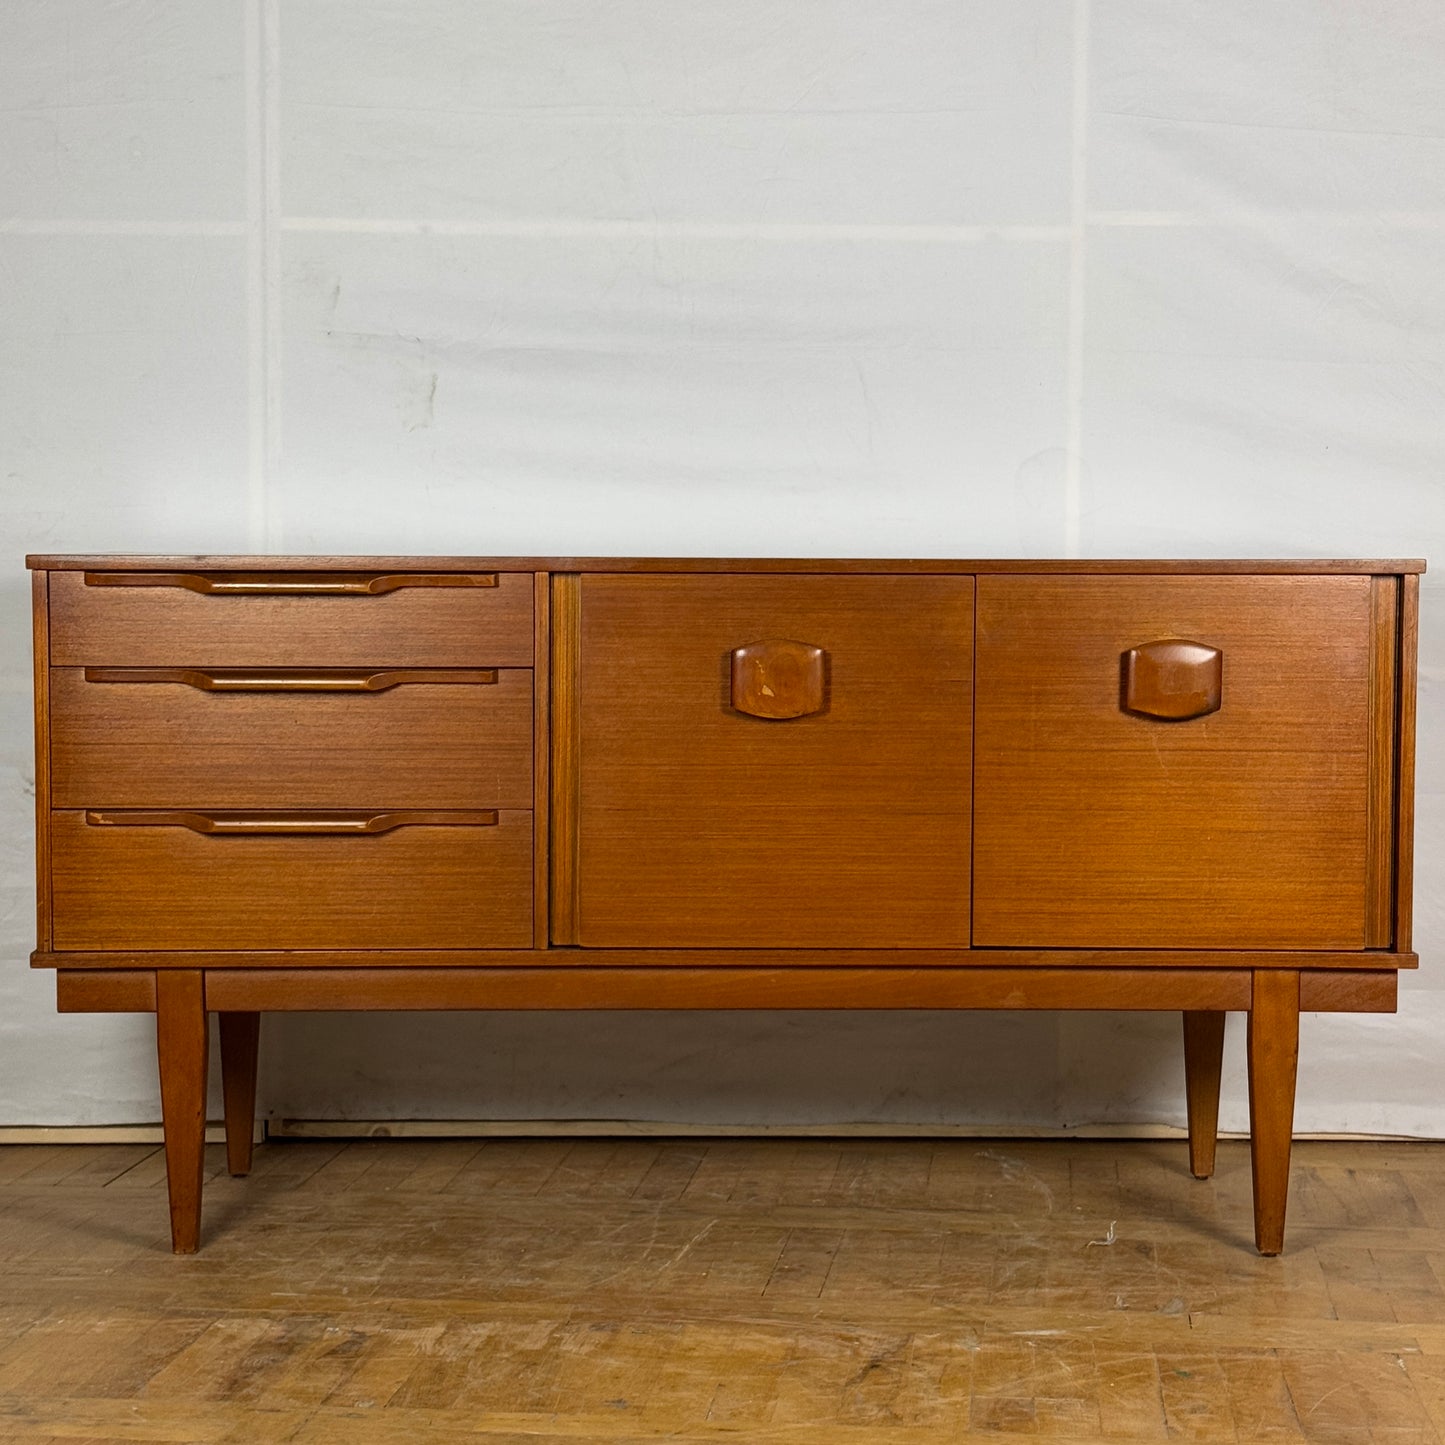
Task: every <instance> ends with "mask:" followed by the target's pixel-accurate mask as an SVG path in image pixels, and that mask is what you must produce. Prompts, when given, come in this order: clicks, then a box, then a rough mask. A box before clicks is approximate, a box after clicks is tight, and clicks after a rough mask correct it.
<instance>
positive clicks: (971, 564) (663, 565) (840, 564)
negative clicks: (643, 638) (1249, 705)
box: [25, 552, 1425, 577]
mask: <svg viewBox="0 0 1445 1445" xmlns="http://www.w3.org/2000/svg"><path fill="white" fill-rule="evenodd" d="M25 565H26V566H27V567H32V568H52V569H54V570H56V571H60V572H74V571H93V570H95V569H96V568H113V569H115V570H116V571H121V572H155V571H181V572H185V571H195V570H196V569H197V568H209V569H218V570H222V571H240V572H338V571H339V572H682V573H690V572H791V573H810V572H815V573H829V574H841V575H847V576H866V575H868V574H869V573H877V572H882V573H888V574H898V573H903V574H909V573H912V574H920V573H930V572H931V573H939V574H943V575H971V574H974V573H977V574H979V575H980V576H991V575H994V574H998V573H1018V574H1029V575H1034V576H1046V575H1050V574H1058V573H1067V574H1069V575H1070V576H1073V575H1079V576H1114V575H1119V574H1138V573H1143V574H1150V575H1155V576H1189V575H1198V574H1201V573H1207V574H1209V575H1211V576H1231V575H1249V576H1255V575H1271V574H1272V575H1279V576H1290V577H1294V576H1340V575H1347V574H1349V575H1353V574H1356V573H1362V574H1366V575H1368V574H1371V573H1374V574H1377V575H1383V574H1389V573H1401V572H1415V573H1418V572H1423V571H1424V570H1425V563H1424V562H1423V561H1422V560H1421V559H1420V558H1418V557H1404V558H1381V557H1357V558H1347V557H1329V558H1314V557H1311V558H1303V557H1260V558H1240V557H1235V558H1228V557H1218V558H1215V557H1209V558H1185V557H1179V558H1150V557H1122V558H1077V557H1071V558H1062V557H1053V558H1049V557H1039V558H1027V559H1025V558H1013V557H972V558H965V557H934V558H917V557H831V558H830V557H558V556H553V557H415V556H405V557H365V556H354V555H342V554H337V555H333V556H327V555H325V554H310V555H285V556H282V555H269V556H268V555H265V554H258V553H249V552H240V553H206V554H196V555H190V556H186V555H178V556H166V555H156V556H141V555H134V556H130V555H126V554H125V553H91V554H86V553H34V554H32V555H31V556H28V557H26V559H25Z"/></svg>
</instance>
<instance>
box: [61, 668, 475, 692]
mask: <svg viewBox="0 0 1445 1445" xmlns="http://www.w3.org/2000/svg"><path fill="white" fill-rule="evenodd" d="M85 680H86V681H87V682H178V683H183V684H184V685H185V686H186V687H194V688H197V689H199V690H200V691H201V692H385V691H386V690H387V689H388V688H393V687H402V686H404V685H405V684H407V683H428V684H436V683H442V684H449V685H453V684H454V685H461V684H468V685H472V686H479V685H482V684H486V683H495V682H496V680H497V670H496V668H494V667H472V668H466V667H389V668H369V667H332V668H304V667H218V668H200V667H87V668H86V669H85Z"/></svg>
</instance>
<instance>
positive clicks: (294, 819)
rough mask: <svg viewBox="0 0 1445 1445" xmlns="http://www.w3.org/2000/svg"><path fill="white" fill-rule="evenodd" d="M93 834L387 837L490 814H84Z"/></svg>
mask: <svg viewBox="0 0 1445 1445" xmlns="http://www.w3.org/2000/svg"><path fill="white" fill-rule="evenodd" d="M85 821H86V822H87V823H88V824H89V825H90V826H91V827H92V828H189V829H190V830H191V832H193V833H211V834H218V835H222V834H224V835H236V836H240V835H249V836H251V837H263V836H273V835H276V834H281V833H309V834H347V833H389V832H391V830H392V829H393V828H491V827H495V826H496V823H497V811H496V809H495V808H485V809H480V810H478V809H471V810H467V811H452V810H440V811H439V810H435V809H433V810H431V811H416V810H413V811H409V812H393V813H370V812H355V813H353V812H346V813H334V812H333V813H231V812H224V813H193V812H189V811H186V810H184V809H154V808H153V809H145V808H128V809H125V810H123V811H120V810H118V811H114V812H109V811H107V812H101V811H92V812H87V813H86V815H85Z"/></svg>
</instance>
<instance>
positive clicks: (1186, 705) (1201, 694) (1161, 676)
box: [1124, 638, 1224, 722]
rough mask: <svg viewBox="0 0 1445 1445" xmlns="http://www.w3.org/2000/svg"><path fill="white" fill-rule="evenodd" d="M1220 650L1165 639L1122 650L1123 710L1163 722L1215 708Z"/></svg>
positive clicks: (1220, 681) (1221, 684) (1220, 696)
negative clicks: (1126, 650)
mask: <svg viewBox="0 0 1445 1445" xmlns="http://www.w3.org/2000/svg"><path fill="white" fill-rule="evenodd" d="M1223 696H1224V654H1223V653H1222V652H1220V650H1219V649H1218V648H1217V647H1210V646H1208V645H1207V644H1206V643H1203V642H1188V641H1186V640H1185V639H1183V638H1171V639H1168V640H1166V641H1161V642H1146V643H1145V644H1144V645H1143V646H1142V647H1132V648H1130V649H1129V651H1128V652H1126V653H1125V654H1124V710H1125V711H1126V712H1132V713H1137V714H1138V715H1139V716H1141V717H1152V718H1160V719H1162V720H1163V721H1166V722H1185V721H1187V720H1188V719H1190V718H1196V717H1207V716H1208V715H1209V714H1210V713H1212V712H1218V711H1219V707H1220V703H1221V702H1222V701H1223Z"/></svg>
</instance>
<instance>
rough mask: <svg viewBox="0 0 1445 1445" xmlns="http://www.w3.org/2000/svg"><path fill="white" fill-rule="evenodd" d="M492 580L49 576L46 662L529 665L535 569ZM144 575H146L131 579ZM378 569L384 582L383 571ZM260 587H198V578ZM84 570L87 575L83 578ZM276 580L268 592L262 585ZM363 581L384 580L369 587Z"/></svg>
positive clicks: (276, 575)
mask: <svg viewBox="0 0 1445 1445" xmlns="http://www.w3.org/2000/svg"><path fill="white" fill-rule="evenodd" d="M485 575H486V576H487V577H490V578H491V579H493V580H494V581H495V583H496V585H495V586H491V585H486V586H476V585H454V584H455V583H456V581H457V578H456V577H448V578H446V579H445V585H442V584H438V583H437V582H436V579H435V578H431V579H429V580H428V574H412V576H411V577H410V578H409V579H408V581H409V582H410V581H416V580H418V579H420V580H421V582H422V583H424V585H395V586H393V585H392V582H393V580H394V579H390V578H388V577H386V576H382V575H380V574H360V575H358V574H337V578H336V585H338V586H350V587H353V588H356V589H358V590H355V591H352V592H350V593H342V594H340V595H326V594H320V595H313V594H307V593H297V592H294V591H288V590H284V589H286V588H287V587H302V586H307V585H317V579H320V581H321V582H322V583H324V582H325V581H326V580H327V579H328V574H325V573H319V574H315V575H314V577H312V578H310V579H307V578H301V579H300V580H298V579H297V576H296V574H285V573H272V574H265V573H260V574H236V573H192V574H187V573H154V574H153V573H140V574H134V573H114V572H101V573H86V572H52V573H51V574H50V660H51V662H52V663H53V664H55V665H56V666H93V665H110V666H119V667H146V666H160V667H165V666H172V667H530V666H531V665H532V653H533V641H532V588H533V581H532V574H531V573H530V572H498V573H492V574H485ZM137 576H139V577H140V578H142V579H143V580H144V581H145V582H146V585H143V586H136V585H132V583H133V581H134V579H135V578H136V577H137ZM378 577H380V580H379V581H378ZM253 578H254V579H259V580H258V581H256V582H255V585H256V586H257V587H259V588H261V589H263V590H259V591H255V592H251V591H239V592H227V591H221V592H205V591H196V590H193V589H194V587H196V586H200V585H212V584H215V583H219V584H220V585H223V586H224V585H232V584H234V585H237V586H243V587H244V586H247V585H249V583H250V579H253ZM87 579H89V580H87ZM268 584H269V585H272V586H275V587H277V588H281V589H283V590H280V591H276V592H271V591H266V590H264V589H265V587H266V586H267V585H268ZM367 585H376V586H379V587H380V588H381V589H382V590H379V591H375V592H368V591H365V590H361V589H363V588H364V587H365V586H367Z"/></svg>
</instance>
